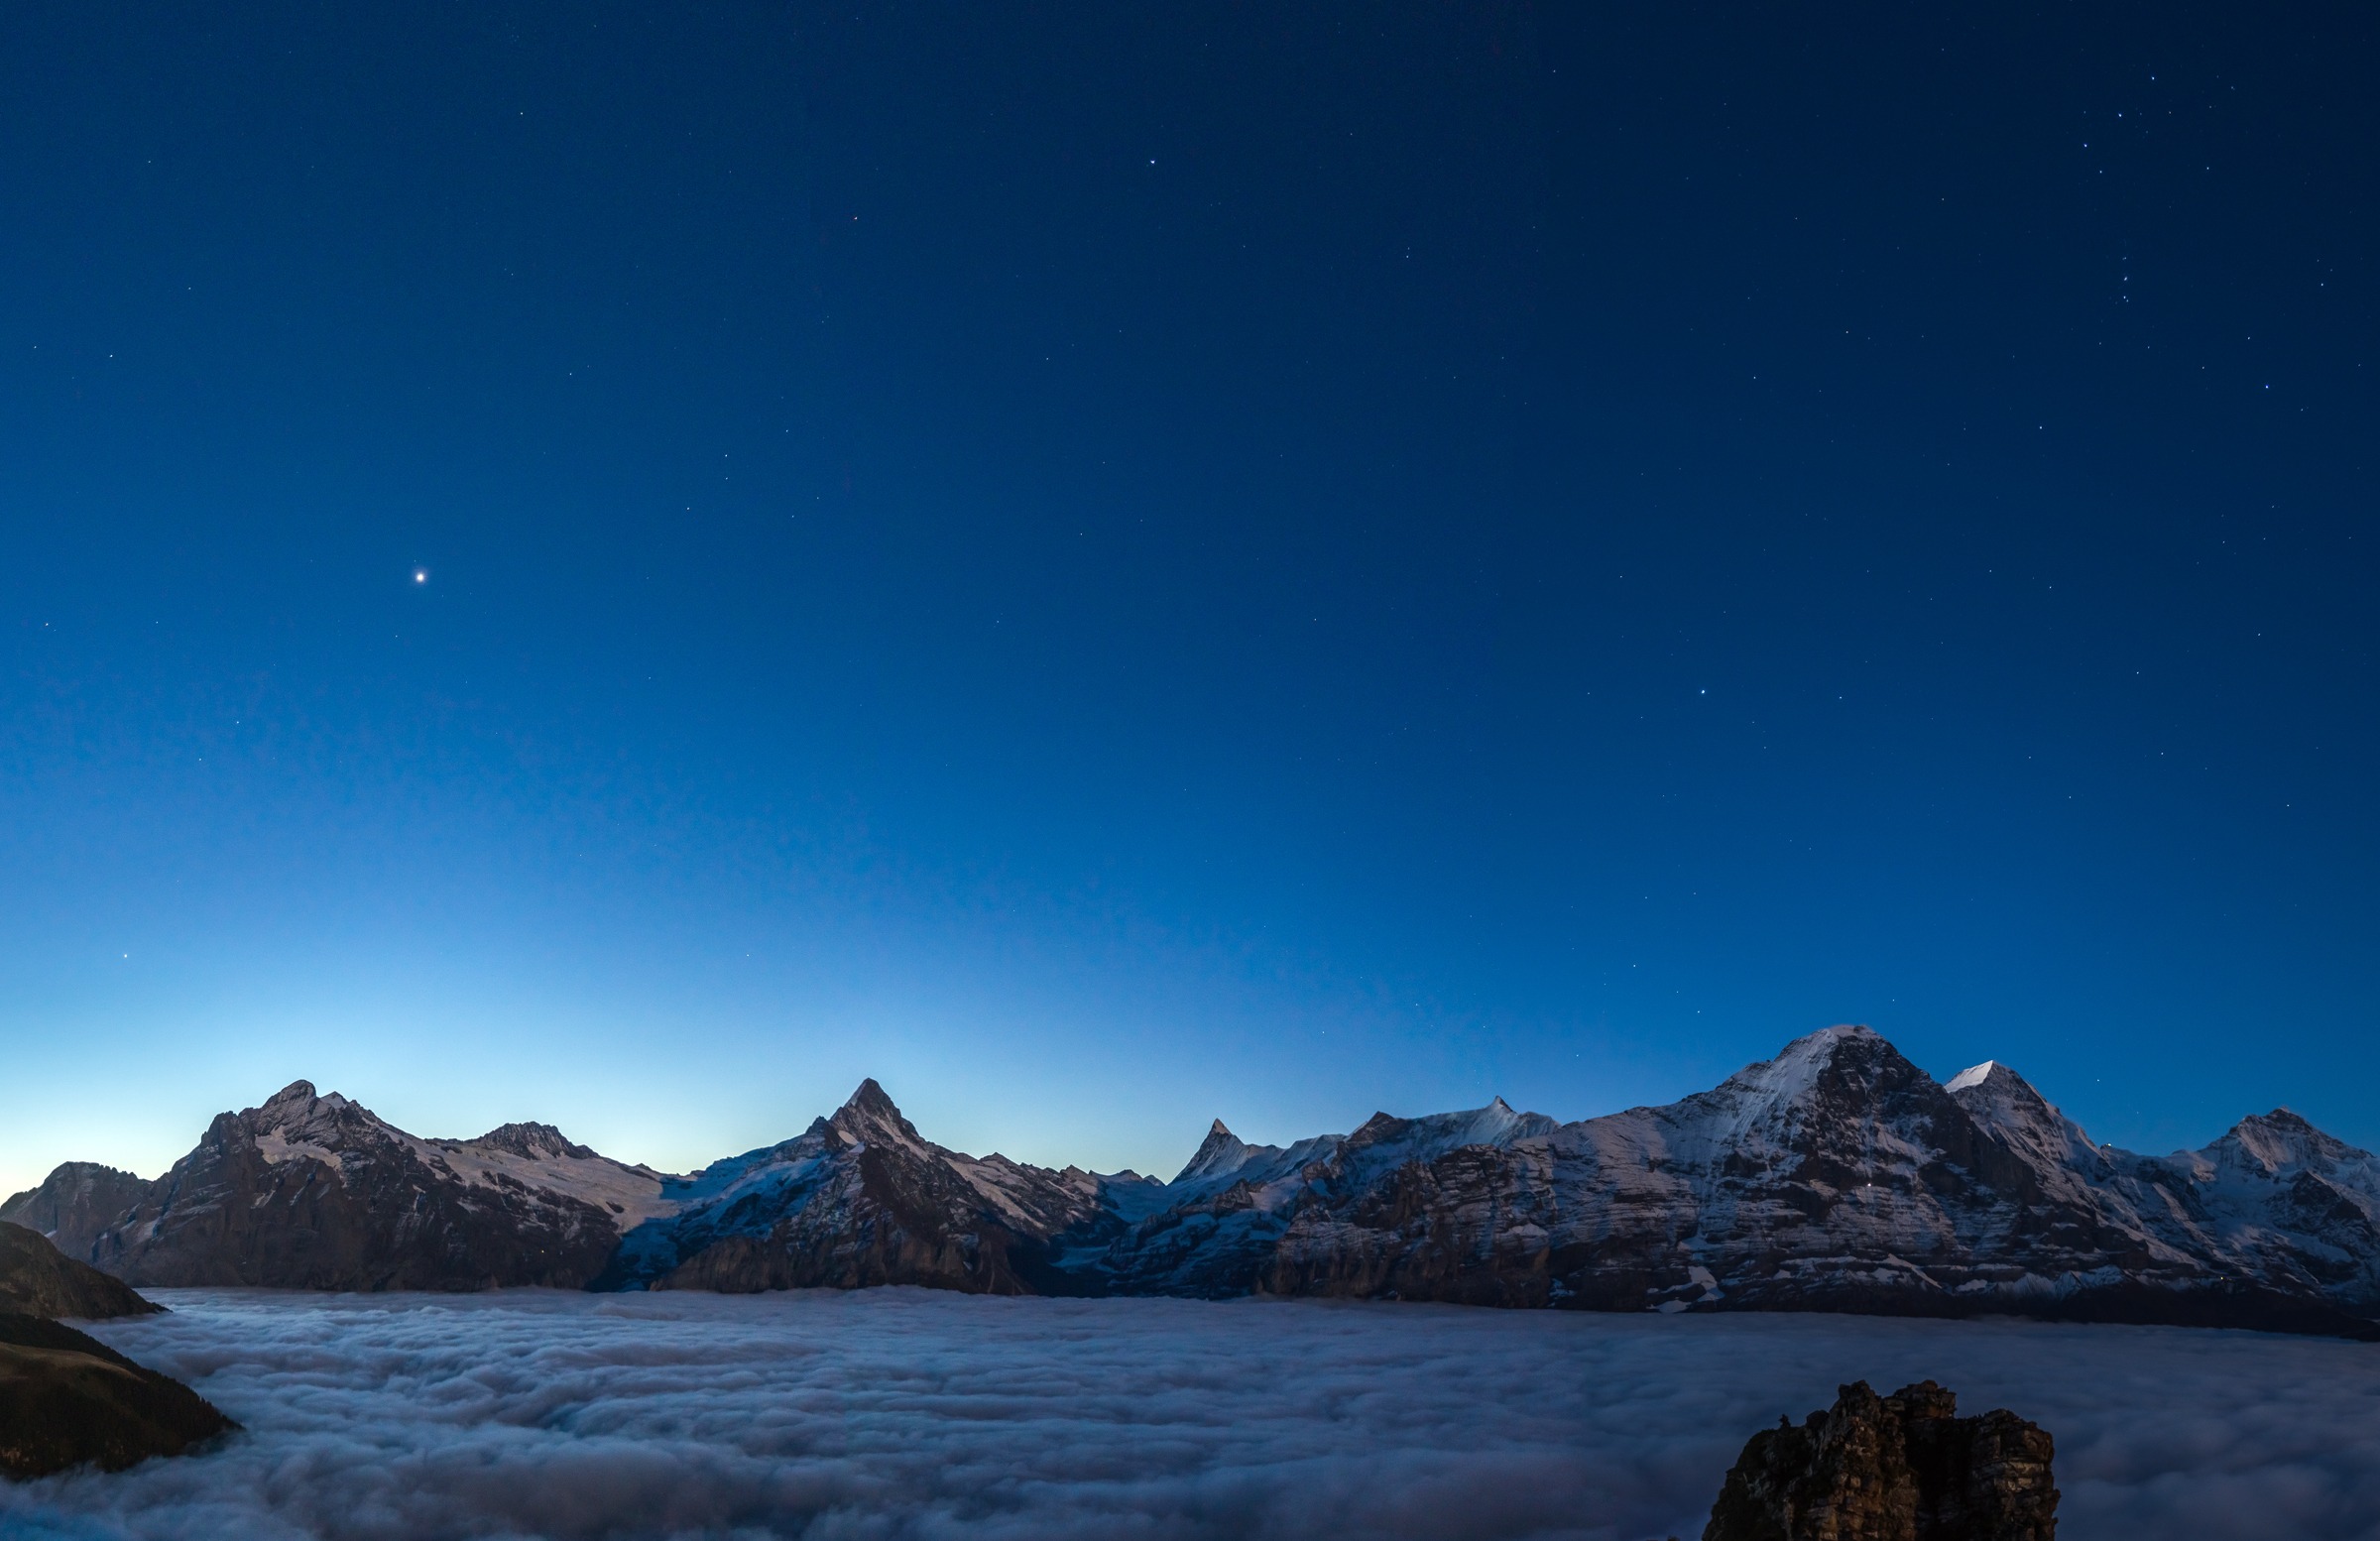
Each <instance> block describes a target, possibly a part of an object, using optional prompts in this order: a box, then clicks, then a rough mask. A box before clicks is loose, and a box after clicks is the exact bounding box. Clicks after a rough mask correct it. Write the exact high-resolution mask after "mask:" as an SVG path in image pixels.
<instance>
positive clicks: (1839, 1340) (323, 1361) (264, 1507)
mask: <svg viewBox="0 0 2380 1541" xmlns="http://www.w3.org/2000/svg"><path fill="white" fill-rule="evenodd" d="M165 1298H166V1299H167V1300H168V1301H169V1302H170V1303H172V1304H173V1305H174V1306H175V1307H176V1308H177V1311H176V1314H175V1315H173V1316H171V1317H166V1318H160V1319H155V1320H151V1321H145V1322H128V1323H114V1324H107V1325H106V1326H104V1327H103V1328H102V1329H101V1332H102V1333H103V1334H104V1336H105V1337H107V1338H108V1339H109V1340H110V1341H111V1342H113V1343H114V1344H116V1345H117V1346H118V1347H120V1348H122V1349H124V1350H126V1351H127V1352H129V1353H131V1354H133V1355H135V1356H136V1357H138V1358H140V1359H143V1360H145V1361H147V1362H149V1363H153V1364H156V1365H157V1366H159V1367H160V1368H163V1369H167V1370H170V1371H172V1372H173V1373H176V1374H179V1375H181V1376H183V1377H184V1378H186V1379H188V1380H190V1381H191V1382H192V1383H194V1384H195V1385H197V1386H198V1387H199V1389H201V1390H202V1391H204V1392H205V1393H206V1394H207V1395H208V1396H210V1397H212V1398H214V1399H215V1401H217V1402H218V1403H219V1404H220V1405H221V1406H222V1407H223V1408H224V1409H225V1410H226V1411H228V1412H230V1413H231V1414H232V1415H233V1416H234V1417H236V1418H238V1419H240V1420H241V1421H242V1422H243V1423H245V1424H247V1425H248V1428H249V1430H250V1432H249V1433H248V1434H246V1435H245V1436H242V1437H240V1438H239V1439H237V1440H235V1441H233V1442H232V1443H231V1444H230V1445H229V1446H228V1447H227V1448H225V1449H222V1450H220V1451H218V1452H216V1453H214V1454H211V1455H208V1456H205V1457H203V1458H200V1459H195V1460H182V1461H163V1462H152V1463H150V1464H148V1465H146V1466H144V1467H141V1468H139V1469H137V1470H135V1471H133V1472H131V1473H128V1474H125V1475H122V1476H118V1477H102V1476H97V1475H80V1476H74V1477H69V1478H64V1479H55V1480H52V1481H49V1482H37V1483H31V1484H27V1485H24V1486H20V1487H14V1488H11V1487H8V1486H6V1485H5V1484H0V1534H5V1535H6V1536H7V1537H9V1538H10V1541H19V1538H52V1537H57V1538H67V1537H71V1538H75V1541H86V1538H99V1537H108V1538H116V1537H140V1538H144V1541H146V1538H157V1541H167V1538H172V1541H276V1538H288V1537H322V1538H328V1541H462V1538H482V1537H501V1538H513V1537H550V1538H555V1541H628V1538H644V1537H687V1538H692V1537H704V1538H711V1537H717V1538H730V1537H733V1538H747V1537H751V1538H758V1537H775V1536H793V1535H798V1536H803V1537H809V1538H816V1541H860V1538H868V1541H877V1538H884V1541H892V1538H937V1541H938V1538H944V1537H950V1538H956V1537H962V1536H964V1537H969V1538H979V1541H980V1538H995V1541H998V1538H1019V1541H1021V1538H1031V1541H1070V1538H1084V1541H1088V1538H1093V1537H1097V1538H1102V1541H1106V1538H1116V1537H1126V1538H1148V1541H1209V1538H1223V1537H1259V1538H1280V1541H1288V1538H1296V1541H1311V1538H1314V1537H1317V1536H1334V1537H1345V1536H1380V1537H1394V1538H1415V1541H1418V1538H1424V1537H1431V1538H1436V1537H1444V1538H1462V1541H1488V1538H1505V1537H1532V1538H1553V1537H1575V1538H1601V1541H1636V1538H1640V1537H1646V1536H1666V1535H1671V1534H1676V1535H1679V1536H1685V1537H1693V1536H1698V1535H1700V1534H1701V1531H1702V1522H1703V1518H1704V1516H1705V1515H1706V1514H1707V1512H1708V1510H1709V1505H1710V1502H1711V1498H1712V1495H1713V1494H1714V1493H1715V1492H1716V1491H1717V1488H1718V1484H1719V1480H1720V1477H1721V1475H1722V1474H1723V1473H1724V1472H1725V1469H1726V1467H1727V1465H1728V1463H1729V1462H1730V1461H1732V1460H1733V1458H1734V1456H1735V1453H1736V1451H1737V1450H1738V1449H1739V1448H1740V1447H1741V1445H1742V1443H1743V1441H1744V1439H1745V1438H1746V1437H1747V1436H1748V1435H1749V1434H1750V1433H1751V1432H1752V1431H1753V1430H1754V1429H1756V1428H1759V1427H1761V1426H1763V1425H1766V1424H1773V1423H1774V1422H1775V1421H1776V1419H1777V1417H1778V1415H1779V1414H1781V1413H1782V1414H1790V1415H1792V1416H1793V1417H1794V1418H1796V1419H1799V1418H1800V1417H1801V1416H1802V1415H1803V1414H1804V1413H1806V1412H1808V1411H1809V1410H1811V1409H1812V1408H1814V1407H1818V1406H1820V1405H1822V1404H1824V1403H1826V1402H1828V1401H1830V1400H1831V1399H1832V1398H1833V1396H1834V1392H1835V1387H1836V1385H1837V1384H1838V1383H1839V1382H1841V1381H1844V1380H1850V1379H1854V1378H1865V1379H1867V1380H1869V1381H1870V1382H1872V1383H1874V1384H1875V1385H1877V1386H1878V1387H1879V1388H1882V1389H1887V1390H1888V1389H1891V1388H1892V1387H1894V1386H1898V1385H1900V1384H1902V1383H1903V1382H1905V1381H1909V1380H1913V1379H1917V1378H1920V1377H1922V1376H1927V1375H1931V1376H1933V1377H1934V1378H1936V1379H1938V1380H1941V1381H1943V1382H1944V1383H1945V1384H1948V1385H1950V1386H1952V1387H1953V1388H1955V1389H1956V1390H1957V1391H1958V1392H1959V1393H1960V1398H1961V1405H1962V1408H1963V1410H1965V1411H1968V1412H1979V1411H1981V1410H1983V1409H1984V1408H1986V1407H1991V1406H2008V1407H2013V1408H2015V1409H2016V1410H2017V1411H2018V1412H2021V1413H2023V1414H2025V1415H2026V1416H2028V1417H2031V1418H2034V1419H2037V1420H2039V1421H2040V1422H2042V1423H2043V1424H2045V1425H2047V1426H2048V1427H2049V1428H2050V1430H2051V1431H2052V1432H2053V1433H2054V1434H2055V1435H2056V1436H2057V1439H2058V1447H2059V1458H2058V1471H2059V1476H2060V1480H2061V1484H2062V1486H2063V1487H2064V1489H2065V1491H2066V1501H2065V1504H2064V1505H2063V1508H2062V1511H2061V1513H2062V1520H2063V1522H2062V1524H2061V1527H2060V1533H2061V1535H2063V1536H2066V1537H2068V1538H2069V1541H2094V1538H2108V1541H2113V1538H2117V1537H2126V1538H2128V1537H2137V1536H2144V1535H2177V1536H2179V1535H2188V1536H2192V1537H2197V1538H2201V1541H2224V1538H2230V1537H2238V1538H2248V1537H2256V1538H2264V1537H2270V1536H2275V1535H2289V1536H2293V1537H2303V1538H2321V1537H2369V1536H2372V1535H2375V1534H2380V1348H2374V1347H2367V1346H2363V1345H2358V1344H2348V1343H2336V1342H2328V1341H2320V1340H2313V1339H2289V1338H2273V1337H2262V1336H2258V1335H2254V1334H2246V1333H2208V1332H2190V1331H2183V1330H2168V1329H2156V1328H2084V1327H2055V1326H2045V1325H2040V1324H2021V1323H1963V1324H1962V1323H1946V1322H1904V1321H1888V1320H1877V1319H1873V1318H1850V1317H1821V1316H1732V1317H1695V1316H1684V1317H1641V1318H1638V1317H1611V1316H1592V1315H1584V1314H1572V1313H1556V1312H1542V1311H1538V1312H1511V1311H1491V1310H1465V1309H1460V1308H1452V1307H1437V1306H1409V1305H1408V1306H1395V1305H1349V1304H1327V1303H1315V1302H1306V1303H1296V1304H1283V1303H1272V1302H1240V1303H1234V1304H1212V1303H1205V1302H1194V1301H1171V1300H1119V1301H1063V1300H989V1299H982V1298H974V1297H964V1296H957V1295H943V1294H931V1293H926V1292H922V1291H916V1290H870V1291H865V1292H861V1293H854V1294H835V1293H802V1294H792V1295H769V1296H759V1297H719V1296H711V1295H637V1296H618V1295H613V1296H593V1295H570V1294H560V1293H553V1292H546V1291H517V1292H508V1293H504V1294H498V1295H479V1296H462V1297H444V1296H440V1297H428V1296H420V1295H411V1296H380V1297H354V1296H346V1297H325V1296H293V1295H271V1294H253V1293H226V1292H187V1293H179V1294H176V1293H169V1294H167V1295H166V1297H165Z"/></svg>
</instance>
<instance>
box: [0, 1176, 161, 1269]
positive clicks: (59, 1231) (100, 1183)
mask: <svg viewBox="0 0 2380 1541" xmlns="http://www.w3.org/2000/svg"><path fill="white" fill-rule="evenodd" d="M148 1191H149V1181H148V1179H147V1178H144V1177H137V1176H135V1175H133V1174H132V1173H131V1172H120V1171H118V1170H116V1168H114V1167H112V1166H101V1165H99V1164H98V1163H97V1162H95V1161H68V1162H66V1163H65V1164H64V1165H62V1166H60V1167H59V1168H58V1170H56V1171H54V1172H52V1173H51V1174H50V1175H49V1176H48V1177H47V1178H45V1179H44V1180H43V1182H42V1185H41V1186H40V1187H38V1188H28V1189H26V1190H25V1191H24V1192H23V1193H20V1194H16V1195H14V1196H12V1197H11V1198H10V1199H9V1201H8V1202H7V1203H5V1204H0V1220H4V1221H7V1222H9V1223H11V1224H12V1225H19V1226H23V1227H24V1228H25V1229H26V1230H28V1231H39V1232H40V1233H41V1234H42V1235H44V1236H46V1237H48V1238H49V1239H50V1240H51V1241H52V1242H54V1243H56V1244H57V1245H58V1249H59V1250H60V1251H61V1252H64V1253H65V1254H66V1255H67V1256H69V1257H87V1256H88V1255H90V1249H91V1244H92V1243H93V1242H95V1241H97V1240H98V1239H99V1233H100V1232H102V1231H105V1230H106V1229H107V1228H108V1227H110V1226H112V1225H114V1224H115V1223H116V1221H117V1220H118V1219H119V1218H121V1217H122V1216H123V1214H124V1213H125V1212H126V1211H127V1210H129V1209H131V1208H132V1207H133V1206H134V1205H135V1204H138V1203H139V1202H140V1201H141V1199H142V1197H143V1196H144V1195H145V1194H147V1193H148Z"/></svg>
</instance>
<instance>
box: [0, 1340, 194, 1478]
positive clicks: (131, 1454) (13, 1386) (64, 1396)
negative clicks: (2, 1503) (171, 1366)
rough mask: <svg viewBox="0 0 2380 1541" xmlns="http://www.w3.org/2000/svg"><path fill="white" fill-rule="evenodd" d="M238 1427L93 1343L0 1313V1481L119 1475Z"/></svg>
mask: <svg viewBox="0 0 2380 1541" xmlns="http://www.w3.org/2000/svg"><path fill="white" fill-rule="evenodd" d="M237 1427H238V1425H237V1424H235V1423H233V1422H232V1421H231V1420H230V1419H228V1418H226V1417H224V1416H223V1414H222V1413H220V1412H218V1411H217V1410H216V1409H215V1408H214V1406H213V1405H212V1404H211V1403H209V1402H208V1401H207V1400H206V1399H205V1398H203V1397H201V1396H199V1395H198V1393H196V1392H195V1391H192V1390H191V1389H190V1388H189V1387H188V1386H185V1385H183V1384H182V1383H181V1382H180V1381H179V1380H175V1379H172V1378H170V1377H168V1376H165V1375H161V1374H159V1373H157V1372H156V1371H155V1370H150V1369H143V1368H142V1367H141V1366H140V1365H138V1364H135V1363H133V1362H132V1361H130V1360H128V1359H126V1358H125V1357H124V1356H123V1355H121V1354H118V1353H116V1352H115V1351H114V1350H113V1349H110V1348H108V1347H107V1346H106V1345H104V1344H102V1343H100V1342H98V1341H97V1340H96V1339H93V1338H89V1337H86V1336H84V1335H83V1334H81V1333H78V1332H76V1331H74V1330H73V1329H72V1328H70V1327H61V1326H60V1325H59V1324H58V1323H56V1322H52V1321H45V1320H43V1319H42V1318H40V1317H34V1316H22V1315H12V1314H7V1313H0V1478H9V1479H13V1480H16V1481H19V1482H23V1481H27V1480H29V1479H32V1478H36V1477H48V1476H50V1475H51V1474H52V1473H54V1472H63V1471H66V1470H67V1469H69V1468H72V1467H78V1466H97V1467H99V1468H100V1469H101V1470H102V1471H108V1472H120V1471H122V1470H124V1469H125V1468H126V1467H129V1466H132V1465H134V1464H135V1463H137V1462H141V1461H145V1460H147V1459H149V1458H150V1457H152V1456H176V1455H180V1454H182V1453H183V1452H185V1451H188V1450H190V1449H191V1448H192V1447H193V1446H196V1445H200V1444H202V1443H204V1442H205V1441H207V1440H211V1439H213V1438H214V1437H216V1436H217V1435H220V1434H225V1433H229V1432H230V1431H232V1430H233V1429H236V1428H237Z"/></svg>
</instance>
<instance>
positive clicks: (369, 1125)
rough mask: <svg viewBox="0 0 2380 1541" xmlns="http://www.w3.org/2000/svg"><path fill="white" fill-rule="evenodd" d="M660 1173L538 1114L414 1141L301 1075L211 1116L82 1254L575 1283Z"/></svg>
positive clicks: (282, 1278) (194, 1265) (316, 1285)
mask: <svg viewBox="0 0 2380 1541" xmlns="http://www.w3.org/2000/svg"><path fill="white" fill-rule="evenodd" d="M660 1184H661V1178H660V1174H658V1173H656V1172H648V1171H645V1170H643V1169H641V1168H636V1167H628V1166H624V1165H622V1164H620V1163H618V1162H614V1161H607V1160H605V1159H604V1158H602V1157H600V1156H597V1155H596V1154H595V1153H594V1152H592V1151H589V1150H586V1149H585V1148H584V1147H582V1146H577V1145H572V1144H570V1143H569V1141H567V1140H565V1139H563V1138H562V1137H561V1136H560V1135H559V1134H558V1133H556V1132H555V1131H554V1130H552V1129H549V1128H544V1127H543V1126H506V1127H505V1128H503V1129H499V1130H497V1131H495V1133H494V1134H491V1135H489V1136H486V1137H484V1138H482V1139H478V1140H425V1139H419V1138H416V1136H414V1135H411V1134H408V1133H406V1132H405V1131H403V1130H401V1129H398V1128H395V1127H393V1126H390V1125H388V1124H385V1123H383V1122H382V1121H381V1120H379V1119H378V1118H375V1117H374V1116H373V1115H372V1114H371V1113H370V1112H369V1111H368V1110H366V1109H364V1108H363V1107H361V1106H359V1105H357V1104H355V1103H352V1102H349V1101H348V1100H347V1099H346V1098H344V1097H340V1096H338V1095H337V1094H335V1093H334V1094H332V1095H331V1096H328V1097H318V1096H316V1095H315V1093H314V1089H313V1087H311V1086H310V1085H308V1084H307V1083H305V1082H303V1081H300V1082H297V1083H296V1084H294V1085H292V1086H290V1087H288V1088H286V1089H284V1090H283V1091H282V1092H280V1093H279V1094H277V1095H276V1096H274V1097H273V1098H272V1099H271V1100H269V1101H268V1102H266V1103H265V1104H264V1106H263V1107H261V1108H251V1109H249V1110H247V1111H246V1112H244V1113H237V1114H230V1113H227V1114H222V1115H220V1116H218V1117H217V1118H216V1120H215V1122H214V1124H213V1125H212V1126H210V1127H209V1128H208V1129H207V1131H206V1135H205V1137H204V1138H203V1139H201V1140H200V1141H199V1143H198V1147H197V1148H196V1149H195V1150H192V1151H191V1152H190V1153H189V1154H188V1155H186V1156H184V1157H182V1158H181V1160H179V1161H178V1162H176V1163H175V1165H174V1169H173V1170H172V1171H170V1172H168V1173H167V1174H166V1175H165V1176H164V1177H161V1178H159V1179H158V1180H157V1181H156V1182H155V1183H153V1184H151V1185H150V1186H149V1188H148V1189H147V1190H146V1191H145V1192H144V1194H143V1195H142V1196H141V1198H140V1199H139V1200H138V1201H137V1202H136V1203H135V1204H134V1205H133V1206H132V1208H131V1209H130V1210H129V1211H128V1212H127V1213H126V1214H124V1215H123V1216H122V1217H121V1218H120V1219H118V1220H117V1221H116V1223H115V1224H113V1225H112V1226H110V1227H108V1228H107V1229H106V1230H104V1231H102V1232H101V1233H100V1234H99V1235H98V1236H97V1237H95V1238H94V1239H93V1241H92V1243H91V1245H90V1250H89V1255H90V1258H91V1260H92V1261H93V1262H94V1263H96V1264H97V1265H98V1266H100V1267H102V1268H104V1269H106V1270H108V1271H109V1272H111V1273H114V1274H117V1275H118V1276H120V1277H122V1278H124V1279H126V1280H128V1281H130V1282H132V1283H135V1284H146V1285H153V1286H175V1285H233V1284H250V1285H270V1286H277V1287H283V1288H292V1289H337V1290H381V1289H443V1290H457V1289H486V1288H492V1287H496V1286H499V1285H509V1284H547V1285H558V1286H561V1287H564V1288H574V1287H577V1286H579V1285H583V1284H585V1283H586V1282H587V1281H588V1280H589V1279H592V1278H593V1277H595V1275H596V1274H597V1273H598V1272H600V1271H601V1270H602V1268H603V1266H604V1264H605V1262H606V1260H607V1259H608V1258H609V1257H610V1256H611V1254H612V1252H613V1249H614V1248H615V1247H616V1246H617V1245H619V1240H620V1236H621V1234H622V1232H623V1231H624V1230H626V1229H628V1227H629V1226H631V1225H633V1224H635V1223H636V1222H637V1221H639V1220H642V1219H643V1218H645V1217H646V1216H647V1215H649V1214H651V1213H653V1212H654V1209H655V1208H657V1207H658V1206H659V1196H660Z"/></svg>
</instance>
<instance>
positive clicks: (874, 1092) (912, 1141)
mask: <svg viewBox="0 0 2380 1541" xmlns="http://www.w3.org/2000/svg"><path fill="white" fill-rule="evenodd" d="M826 1122H827V1124H828V1126H831V1127H832V1128H833V1129H834V1130H835V1131H836V1132H838V1133H840V1134H841V1135H843V1137H844V1138H846V1139H849V1140H851V1141H853V1142H854V1143H856V1144H863V1145H885V1144H906V1145H910V1146H913V1147H916V1148H920V1149H922V1148H923V1147H924V1145H925V1138H924V1136H923V1135H921V1134H919V1133H918V1132H917V1129H916V1126H914V1125H912V1124H910V1123H909V1121H908V1120H907V1119H904V1118H902V1117H901V1114H900V1110H899V1109H898V1108H896V1107H894V1106H893V1104H892V1098H890V1097H888V1096H886V1095H885V1089H884V1088H883V1087H881V1086H879V1085H877V1084H876V1078H875V1077H873V1076H871V1077H869V1078H868V1079H867V1080H865V1081H862V1082H861V1083H860V1086H859V1090H857V1091H855V1092H853V1093H852V1094H851V1096H850V1098H849V1099H848V1100H847V1101H846V1102H845V1103H844V1104H843V1106H842V1107H840V1108H838V1109H836V1110H835V1116H834V1117H833V1118H831V1119H829V1120H827V1121H826Z"/></svg>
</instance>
